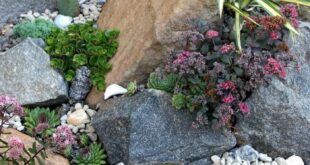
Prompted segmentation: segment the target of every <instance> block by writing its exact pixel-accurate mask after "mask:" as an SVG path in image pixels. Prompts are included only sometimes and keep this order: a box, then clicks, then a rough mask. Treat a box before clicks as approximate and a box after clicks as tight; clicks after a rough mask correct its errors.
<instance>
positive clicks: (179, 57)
mask: <svg viewBox="0 0 310 165" xmlns="http://www.w3.org/2000/svg"><path fill="white" fill-rule="evenodd" d="M190 55H191V53H190V52H189V51H183V52H182V53H180V54H178V55H177V58H176V59H175V60H174V61H173V64H183V63H184V62H185V61H186V60H187V59H188V58H189V57H190Z"/></svg>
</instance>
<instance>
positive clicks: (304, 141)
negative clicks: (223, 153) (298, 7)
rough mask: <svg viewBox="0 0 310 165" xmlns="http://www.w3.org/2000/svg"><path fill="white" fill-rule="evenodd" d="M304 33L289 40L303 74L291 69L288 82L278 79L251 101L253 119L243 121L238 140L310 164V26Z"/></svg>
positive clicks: (261, 149)
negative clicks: (294, 155) (292, 156)
mask: <svg viewBox="0 0 310 165" xmlns="http://www.w3.org/2000/svg"><path fill="white" fill-rule="evenodd" d="M304 25H305V26H307V25H306V24H304V23H303V24H302V26H304ZM300 33H301V35H300V36H298V37H297V38H295V39H294V41H292V40H291V39H287V40H288V45H289V46H290V47H291V52H292V53H294V54H296V56H297V57H298V58H299V59H300V61H301V71H300V72H299V71H297V69H296V68H288V69H287V77H286V78H285V80H283V81H282V80H279V79H277V78H274V79H273V80H272V82H271V84H270V85H269V86H268V87H267V88H266V87H260V88H259V89H258V90H257V91H256V92H255V93H253V94H252V96H251V97H250V98H249V99H248V103H249V105H250V107H251V115H250V116H249V117H247V118H239V120H238V123H237V125H236V128H237V130H239V131H238V132H237V133H236V136H237V139H238V142H239V143H246V144H251V145H252V146H253V147H254V148H256V149H257V150H258V151H260V152H263V153H266V154H268V155H270V156H271V157H277V156H281V157H288V156H290V155H292V154H296V155H298V156H301V157H302V158H303V159H304V160H305V161H306V162H307V163H308V164H310V157H309V153H310V147H309V146H310V140H309V139H310V113H309V112H310V47H309V43H310V26H308V27H303V28H301V29H300Z"/></svg>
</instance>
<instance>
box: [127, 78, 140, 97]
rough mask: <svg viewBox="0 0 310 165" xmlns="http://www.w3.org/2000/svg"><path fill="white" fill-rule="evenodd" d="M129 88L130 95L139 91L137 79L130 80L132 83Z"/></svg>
mask: <svg viewBox="0 0 310 165" xmlns="http://www.w3.org/2000/svg"><path fill="white" fill-rule="evenodd" d="M127 90H128V92H127V94H128V95H129V96H132V95H134V94H135V93H136V92H137V90H138V87H137V81H133V82H130V83H129V84H128V85H127Z"/></svg>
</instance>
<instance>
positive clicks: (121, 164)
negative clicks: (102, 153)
mask: <svg viewBox="0 0 310 165" xmlns="http://www.w3.org/2000/svg"><path fill="white" fill-rule="evenodd" d="M116 165H125V164H124V163H123V162H120V163H117V164H116Z"/></svg>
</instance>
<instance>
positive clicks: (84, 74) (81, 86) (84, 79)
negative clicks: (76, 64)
mask: <svg viewBox="0 0 310 165" xmlns="http://www.w3.org/2000/svg"><path fill="white" fill-rule="evenodd" d="M90 87H91V83H90V70H89V69H88V68H87V67H86V66H83V67H81V68H80V69H78V70H77V71H76V74H75V78H74V80H73V82H72V84H71V86H70V89H69V97H70V99H73V100H74V101H80V100H82V99H84V98H85V97H86V95H87V93H88V92H89V90H90Z"/></svg>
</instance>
